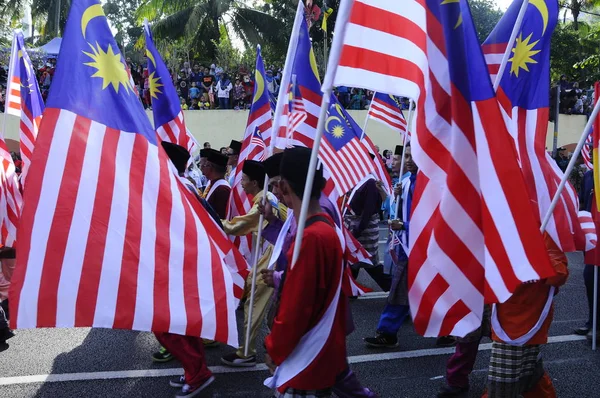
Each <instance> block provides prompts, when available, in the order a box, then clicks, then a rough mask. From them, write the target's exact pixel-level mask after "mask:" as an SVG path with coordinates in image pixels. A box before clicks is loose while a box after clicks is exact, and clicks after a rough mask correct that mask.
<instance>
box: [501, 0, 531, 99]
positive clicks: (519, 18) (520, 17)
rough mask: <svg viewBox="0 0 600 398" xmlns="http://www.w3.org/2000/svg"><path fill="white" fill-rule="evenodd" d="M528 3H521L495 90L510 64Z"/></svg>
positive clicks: (527, 1) (527, 0) (526, 0)
mask: <svg viewBox="0 0 600 398" xmlns="http://www.w3.org/2000/svg"><path fill="white" fill-rule="evenodd" d="M528 5H529V0H523V4H521V9H520V10H519V15H517V20H516V21H515V26H514V27H513V30H512V33H511V34H510V39H509V40H508V43H507V46H506V51H504V55H503V56H502V62H501V63H500V68H499V69H498V74H497V75H496V80H495V81H494V91H498V86H500V81H501V80H502V76H503V75H504V70H505V69H506V65H507V64H508V57H510V54H511V53H512V49H513V46H514V45H515V40H516V39H517V33H519V30H521V25H522V24H523V18H524V17H525V12H526V11H527V6H528Z"/></svg>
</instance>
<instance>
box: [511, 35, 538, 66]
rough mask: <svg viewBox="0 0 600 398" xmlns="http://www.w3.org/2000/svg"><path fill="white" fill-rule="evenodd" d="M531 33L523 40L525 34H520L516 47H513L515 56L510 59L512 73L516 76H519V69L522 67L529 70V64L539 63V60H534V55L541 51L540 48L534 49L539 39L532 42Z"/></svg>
mask: <svg viewBox="0 0 600 398" xmlns="http://www.w3.org/2000/svg"><path fill="white" fill-rule="evenodd" d="M531 36H533V33H531V34H530V35H529V36H527V38H526V39H525V40H523V34H522V33H521V34H519V37H517V40H516V42H515V48H513V49H512V53H513V56H512V58H510V59H509V60H508V62H511V65H510V73H511V74H514V75H515V76H516V77H519V71H520V70H521V69H523V70H525V71H526V72H529V67H528V66H527V64H537V63H538V62H537V61H536V60H534V59H533V58H532V57H533V56H534V55H535V54H537V53H539V52H540V50H534V49H533V47H535V45H536V44H538V42H539V40H537V41H534V42H533V43H530V42H529V41H530V40H531Z"/></svg>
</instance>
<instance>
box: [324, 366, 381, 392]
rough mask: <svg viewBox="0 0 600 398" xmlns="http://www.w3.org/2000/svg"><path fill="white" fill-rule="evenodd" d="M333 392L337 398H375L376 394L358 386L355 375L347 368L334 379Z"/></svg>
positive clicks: (360, 385)
mask: <svg viewBox="0 0 600 398" xmlns="http://www.w3.org/2000/svg"><path fill="white" fill-rule="evenodd" d="M333 392H334V393H335V395H336V396H338V397H339V398H376V397H377V394H375V393H374V392H373V391H371V390H369V389H368V388H365V387H363V386H362V384H360V381H359V380H358V377H356V374H354V372H353V371H352V370H351V369H350V366H347V367H346V369H345V370H344V371H343V372H342V373H340V374H339V375H338V376H337V377H336V378H335V385H334V386H333Z"/></svg>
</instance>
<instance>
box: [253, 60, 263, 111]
mask: <svg viewBox="0 0 600 398" xmlns="http://www.w3.org/2000/svg"><path fill="white" fill-rule="evenodd" d="M254 79H255V80H256V88H255V89H254V98H253V99H252V103H253V104H254V103H256V101H258V100H259V99H260V97H262V95H263V93H264V92H265V79H263V76H262V73H260V72H259V71H258V69H257V70H256V72H255V73H254Z"/></svg>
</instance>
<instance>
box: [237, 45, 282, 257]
mask: <svg viewBox="0 0 600 398" xmlns="http://www.w3.org/2000/svg"><path fill="white" fill-rule="evenodd" d="M255 71H256V72H255V73H256V75H255V81H256V84H255V85H254V97H253V100H252V106H251V108H250V114H249V115H248V122H247V125H246V131H245V132H244V139H243V140H242V150H241V152H240V156H239V161H238V166H237V167H236V169H235V175H234V178H233V185H232V186H231V195H230V197H229V212H228V217H229V219H231V218H233V217H235V216H240V215H244V214H246V213H247V212H248V211H250V209H251V208H252V201H251V199H250V198H249V197H248V195H247V194H246V192H244V189H243V188H242V174H243V173H242V169H243V168H244V161H245V160H259V161H260V160H263V159H265V158H266V148H268V147H269V145H270V144H271V131H272V119H271V105H270V97H269V90H267V87H266V85H265V80H266V79H265V66H264V63H263V59H262V55H261V51H260V47H258V48H257V50H256V69H255ZM257 132H258V134H259V137H260V141H262V144H259V145H256V144H257V143H258V141H259V140H258V139H257V138H256V137H255V136H256V133H257ZM263 144H264V145H263ZM232 239H233V240H234V242H235V244H236V246H237V247H239V249H240V251H241V252H242V254H243V255H244V256H246V258H250V255H251V249H252V235H251V234H250V235H247V236H244V237H241V238H240V237H233V238H232Z"/></svg>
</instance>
